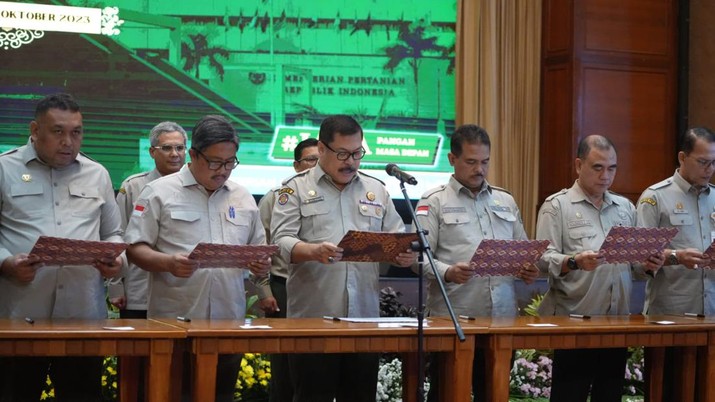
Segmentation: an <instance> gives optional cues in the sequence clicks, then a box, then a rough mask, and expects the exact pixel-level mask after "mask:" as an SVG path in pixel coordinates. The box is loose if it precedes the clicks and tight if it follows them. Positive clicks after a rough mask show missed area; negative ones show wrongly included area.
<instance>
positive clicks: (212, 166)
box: [191, 148, 241, 170]
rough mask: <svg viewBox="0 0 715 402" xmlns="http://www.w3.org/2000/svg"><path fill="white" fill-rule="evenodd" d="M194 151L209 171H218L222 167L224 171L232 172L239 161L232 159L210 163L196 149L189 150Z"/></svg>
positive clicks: (210, 161)
mask: <svg viewBox="0 0 715 402" xmlns="http://www.w3.org/2000/svg"><path fill="white" fill-rule="evenodd" d="M191 149H193V150H194V151H196V153H197V154H199V155H201V157H202V158H204V160H205V161H206V163H208V165H209V169H210V170H219V169H221V168H222V167H223V168H224V169H226V170H233V169H235V168H236V166H238V164H239V163H241V161H239V160H238V158H233V160H229V161H225V162H218V161H212V160H210V159H209V158H207V157H206V155H204V154H203V153H202V152H201V151H199V150H198V149H196V148H191Z"/></svg>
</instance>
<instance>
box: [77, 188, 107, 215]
mask: <svg viewBox="0 0 715 402" xmlns="http://www.w3.org/2000/svg"><path fill="white" fill-rule="evenodd" d="M69 192H70V199H69V202H70V203H71V204H70V208H72V215H73V216H76V217H79V218H88V219H95V218H97V217H99V212H100V208H101V206H102V201H101V199H100V197H99V191H97V189H96V188H93V187H84V186H78V185H73V184H70V186H69Z"/></svg>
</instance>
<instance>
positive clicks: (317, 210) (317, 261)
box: [271, 115, 416, 402]
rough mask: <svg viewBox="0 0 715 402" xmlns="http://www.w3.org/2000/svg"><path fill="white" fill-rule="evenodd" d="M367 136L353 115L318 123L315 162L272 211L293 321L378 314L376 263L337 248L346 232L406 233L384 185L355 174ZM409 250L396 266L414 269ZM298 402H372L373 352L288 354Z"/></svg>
mask: <svg viewBox="0 0 715 402" xmlns="http://www.w3.org/2000/svg"><path fill="white" fill-rule="evenodd" d="M362 140H363V132H362V128H361V127H360V125H359V124H358V123H357V122H356V121H355V120H354V119H353V118H351V117H349V116H344V115H336V116H330V117H328V118H326V119H325V120H323V122H322V124H321V125H320V133H319V141H318V153H319V155H320V156H319V158H318V165H317V166H315V167H314V168H312V169H308V170H306V171H304V172H302V173H299V174H297V175H296V176H294V177H293V178H291V179H289V180H287V181H286V182H285V183H284V186H283V188H282V189H281V190H279V191H278V198H277V201H276V204H275V207H274V209H273V218H272V219H271V234H272V236H271V237H272V238H273V241H274V242H275V243H276V244H277V245H278V246H279V247H280V249H281V255H282V257H283V258H284V259H285V260H286V261H290V262H291V266H290V268H289V272H288V281H287V292H288V317H322V316H325V315H330V316H336V317H378V316H379V315H380V303H379V286H378V279H379V275H380V273H379V264H378V263H353V262H340V258H341V257H342V251H343V250H342V249H341V248H339V247H337V246H336V244H337V243H338V242H339V241H340V239H341V238H342V237H343V235H345V233H346V232H347V231H348V230H351V229H352V230H362V231H373V232H403V231H404V230H405V226H404V224H403V222H402V219H401V218H400V216H399V215H398V214H397V211H396V210H395V206H394V205H393V203H392V199H391V198H390V194H389V193H388V192H387V189H385V186H384V184H383V183H382V182H381V181H379V180H377V179H375V178H373V177H370V176H368V175H366V174H364V173H362V172H359V171H358V168H359V167H360V160H361V159H362V158H363V157H364V156H365V149H364V148H363V146H362ZM415 258H416V253H414V252H412V251H409V250H405V252H403V253H400V254H399V256H398V257H397V258H396V259H395V260H394V261H390V262H391V263H393V264H395V265H399V266H403V267H409V266H410V265H411V264H412V263H413V262H414V261H415ZM289 363H290V376H291V378H292V381H293V384H294V390H293V391H294V395H293V402H332V401H333V400H334V399H337V401H338V402H341V401H374V400H375V392H376V388H377V369H378V356H377V355H375V354H300V355H291V356H290V357H289Z"/></svg>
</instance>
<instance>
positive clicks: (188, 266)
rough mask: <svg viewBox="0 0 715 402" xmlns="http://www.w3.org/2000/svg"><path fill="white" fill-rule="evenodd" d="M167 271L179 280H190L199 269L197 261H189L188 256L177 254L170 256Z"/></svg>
mask: <svg viewBox="0 0 715 402" xmlns="http://www.w3.org/2000/svg"><path fill="white" fill-rule="evenodd" d="M168 263H169V265H168V267H167V271H169V272H170V273H171V274H172V275H174V276H175V277H177V278H188V277H190V276H191V275H193V274H194V271H196V269H197V268H198V267H199V263H198V261H196V260H191V259H189V256H188V254H182V253H177V254H174V255H172V256H170V258H169V261H168Z"/></svg>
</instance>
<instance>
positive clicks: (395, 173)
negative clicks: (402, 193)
mask: <svg viewBox="0 0 715 402" xmlns="http://www.w3.org/2000/svg"><path fill="white" fill-rule="evenodd" d="M385 171H386V172H387V174H388V175H390V176H392V177H396V178H398V179H399V180H400V181H402V182H405V183H407V184H412V185H413V186H414V185H416V184H417V179H415V178H414V177H412V175H411V174H409V173H407V172H403V171H402V170H401V169H400V168H399V167H398V166H397V165H395V164H394V163H388V164H387V166H385Z"/></svg>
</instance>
